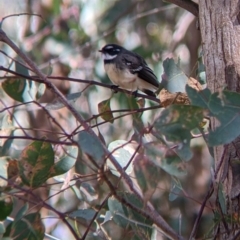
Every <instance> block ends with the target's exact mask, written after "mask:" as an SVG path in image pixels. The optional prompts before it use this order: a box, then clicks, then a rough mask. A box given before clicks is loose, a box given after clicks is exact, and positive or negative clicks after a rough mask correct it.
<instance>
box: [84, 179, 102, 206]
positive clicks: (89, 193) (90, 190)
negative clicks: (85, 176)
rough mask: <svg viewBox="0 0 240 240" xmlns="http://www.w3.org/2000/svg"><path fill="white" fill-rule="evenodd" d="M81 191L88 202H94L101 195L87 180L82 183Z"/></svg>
mask: <svg viewBox="0 0 240 240" xmlns="http://www.w3.org/2000/svg"><path fill="white" fill-rule="evenodd" d="M80 193H81V195H82V196H83V198H84V200H85V201H86V202H88V203H92V202H93V201H95V200H96V199H98V197H99V196H98V194H97V192H96V190H95V189H94V187H93V186H92V185H91V184H90V183H87V182H83V183H81V186H80Z"/></svg>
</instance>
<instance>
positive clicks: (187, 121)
mask: <svg viewBox="0 0 240 240" xmlns="http://www.w3.org/2000/svg"><path fill="white" fill-rule="evenodd" d="M203 113H204V111H203V109H202V108H200V107H196V106H190V105H171V106H169V107H167V108H166V109H164V110H163V111H162V112H161V114H160V116H159V117H158V118H157V119H156V121H155V123H154V127H155V129H156V134H155V136H156V137H157V138H160V139H162V134H163V135H164V136H165V137H166V139H167V140H168V141H171V142H173V143H176V144H177V147H176V148H175V149H174V151H175V152H176V153H177V154H178V155H179V157H181V158H182V159H183V160H185V161H187V160H189V159H190V158H191V157H192V152H191V150H190V140H191V130H193V129H194V128H196V127H198V126H200V123H201V121H202V119H203V116H204V114H203Z"/></svg>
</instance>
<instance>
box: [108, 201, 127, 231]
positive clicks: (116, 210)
mask: <svg viewBox="0 0 240 240" xmlns="http://www.w3.org/2000/svg"><path fill="white" fill-rule="evenodd" d="M108 208H109V210H110V212H111V213H112V216H113V221H114V222H115V223H116V224H117V225H119V226H121V227H122V228H127V226H128V224H129V222H128V220H127V216H126V215H125V211H124V208H125V207H124V205H122V203H120V202H119V201H118V200H117V199H116V198H115V197H110V198H109V199H108Z"/></svg>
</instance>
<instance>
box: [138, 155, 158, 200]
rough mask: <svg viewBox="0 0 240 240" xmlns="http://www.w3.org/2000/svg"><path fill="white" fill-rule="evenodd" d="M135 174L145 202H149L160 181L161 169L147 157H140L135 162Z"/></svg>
mask: <svg viewBox="0 0 240 240" xmlns="http://www.w3.org/2000/svg"><path fill="white" fill-rule="evenodd" d="M134 173H135V176H136V180H137V183H138V185H139V186H140V188H141V189H142V192H143V198H144V201H145V202H147V201H148V200H149V199H150V198H151V197H152V195H153V193H154V192H155V190H156V187H157V185H158V183H159V181H160V175H161V169H160V167H157V166H156V165H155V164H154V163H153V162H152V161H150V160H149V159H148V158H147V157H146V156H142V155H139V156H138V157H137V158H136V159H135V161H134Z"/></svg>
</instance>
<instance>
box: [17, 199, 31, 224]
mask: <svg viewBox="0 0 240 240" xmlns="http://www.w3.org/2000/svg"><path fill="white" fill-rule="evenodd" d="M16 204H17V201H15V203H14V205H16ZM28 208H29V206H28V203H25V204H24V205H23V206H22V207H21V208H20V209H19V210H18V212H17V214H16V216H15V219H14V224H15V223H16V222H17V221H18V220H20V219H21V218H22V217H23V215H24V214H25V213H26V212H27V210H28Z"/></svg>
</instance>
